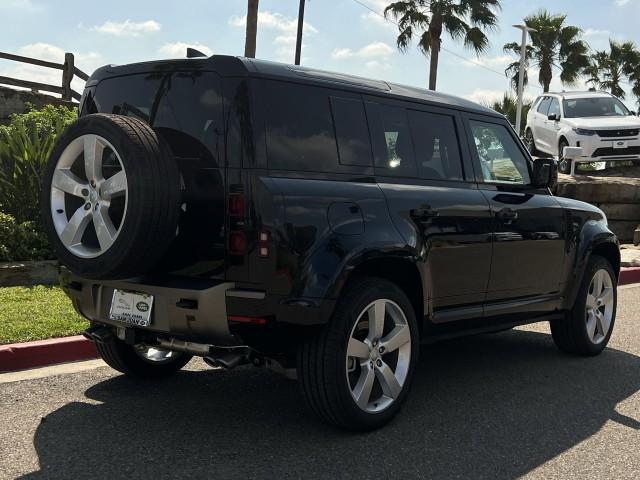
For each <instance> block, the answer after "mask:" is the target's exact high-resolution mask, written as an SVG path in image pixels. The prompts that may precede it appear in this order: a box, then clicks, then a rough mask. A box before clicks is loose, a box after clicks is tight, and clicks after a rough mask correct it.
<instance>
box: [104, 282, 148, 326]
mask: <svg viewBox="0 0 640 480" xmlns="http://www.w3.org/2000/svg"><path fill="white" fill-rule="evenodd" d="M152 306H153V295H148V294H146V293H136V292H128V291H125V290H117V289H116V290H114V291H113V298H112V299H111V309H110V310H109V318H110V319H111V320H117V321H119V322H125V323H128V324H130V325H135V326H137V327H147V326H149V325H150V324H151V307H152Z"/></svg>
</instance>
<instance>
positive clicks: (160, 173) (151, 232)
mask: <svg viewBox="0 0 640 480" xmlns="http://www.w3.org/2000/svg"><path fill="white" fill-rule="evenodd" d="M88 134H93V135H98V136H100V137H102V138H104V139H106V140H107V141H108V142H109V143H110V144H111V145H113V147H114V149H115V150H116V151H117V153H118V155H119V156H120V158H121V163H122V168H123V170H124V171H125V173H126V178H127V187H126V190H127V193H126V204H125V205H126V214H125V215H124V218H123V219H122V220H121V224H120V226H119V232H118V233H117V237H116V238H115V241H114V242H113V244H112V245H111V246H110V247H109V248H108V249H106V250H105V251H104V252H102V253H100V254H99V255H98V256H95V257H89V258H82V257H80V256H77V255H76V254H74V253H73V252H72V251H71V250H70V249H68V248H67V247H65V245H64V244H63V243H62V241H61V240H60V237H59V236H58V234H57V233H56V228H55V225H54V220H53V215H54V213H52V209H51V190H52V187H51V185H52V180H53V175H54V173H55V170H56V165H57V163H58V160H59V159H60V157H61V155H62V154H63V152H64V151H65V148H66V147H67V146H68V145H69V144H70V143H71V142H73V141H74V140H76V139H77V138H79V137H80V136H82V135H88ZM81 155H82V154H81ZM78 159H79V160H77V161H79V162H81V161H82V160H81V157H78ZM74 165H75V164H74ZM83 172H84V170H83ZM86 175H87V174H86V172H85V177H86ZM82 180H83V181H84V178H83V179H82ZM84 191H86V190H84ZM180 198H181V190H180V172H179V170H178V167H177V165H176V162H175V160H174V157H173V155H172V153H171V151H170V149H169V147H168V145H166V144H165V143H164V142H163V140H162V139H161V138H160V137H158V135H157V134H156V133H155V132H154V131H153V129H151V127H149V126H148V125H147V124H145V123H144V122H142V121H140V120H138V119H135V118H131V117H125V116H120V115H105V114H94V115H87V116H84V117H81V118H79V119H78V120H77V121H76V122H74V123H73V124H72V125H71V126H69V127H68V128H67V129H66V130H65V131H64V133H63V134H62V135H61V136H60V138H59V139H58V141H57V142H56V145H55V147H54V149H53V152H52V154H51V157H50V158H49V161H48V164H47V167H46V169H45V172H44V176H43V186H42V201H41V205H42V212H41V213H42V221H43V224H44V229H45V231H46V233H47V234H48V237H49V240H50V241H51V244H52V245H53V247H54V249H55V252H56V255H57V257H58V259H59V260H60V262H61V263H62V264H63V265H65V266H66V267H68V268H69V269H70V270H71V271H72V272H74V273H76V274H78V275H80V276H83V277H86V278H94V279H118V278H128V277H132V276H137V275H141V274H144V273H146V272H148V271H150V270H151V269H152V268H153V267H154V266H155V265H156V264H157V263H158V262H159V261H160V260H161V259H162V257H163V256H164V254H165V253H166V251H167V249H168V248H169V246H170V244H171V242H172V241H173V239H174V238H175V236H176V229H177V226H178V220H179V216H180ZM79 200H80V203H81V204H82V202H83V200H82V199H81V198H80V199H79ZM67 201H68V200H65V202H67ZM72 208H76V207H68V208H65V209H64V210H69V211H73V210H72ZM96 209H97V204H96ZM56 213H57V214H63V215H66V216H67V219H68V218H69V217H70V215H71V214H69V213H67V212H66V211H63V209H59V210H57V212H56ZM87 228H88V227H87ZM83 239H84V237H83ZM83 241H84V240H83Z"/></svg>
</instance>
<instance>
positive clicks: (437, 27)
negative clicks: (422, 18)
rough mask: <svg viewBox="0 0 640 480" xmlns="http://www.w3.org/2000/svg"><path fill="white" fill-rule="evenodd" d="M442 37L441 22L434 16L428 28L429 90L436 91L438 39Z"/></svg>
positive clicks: (439, 41) (438, 55)
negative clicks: (429, 52) (429, 47)
mask: <svg viewBox="0 0 640 480" xmlns="http://www.w3.org/2000/svg"><path fill="white" fill-rule="evenodd" d="M441 36H442V21H441V20H440V19H439V18H437V17H436V16H434V17H433V18H432V19H431V26H430V27H429V37H430V38H431V57H430V61H429V90H435V89H436V81H437V79H438V58H439V57H440V43H441V40H440V37H441Z"/></svg>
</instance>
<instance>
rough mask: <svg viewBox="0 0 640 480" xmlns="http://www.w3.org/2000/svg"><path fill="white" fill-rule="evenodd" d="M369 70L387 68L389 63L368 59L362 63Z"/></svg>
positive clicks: (389, 66)
mask: <svg viewBox="0 0 640 480" xmlns="http://www.w3.org/2000/svg"><path fill="white" fill-rule="evenodd" d="M364 66H365V67H367V68H368V69H369V70H389V69H390V68H391V65H389V64H388V63H384V62H380V61H378V60H369V61H368V62H366V63H365V64H364Z"/></svg>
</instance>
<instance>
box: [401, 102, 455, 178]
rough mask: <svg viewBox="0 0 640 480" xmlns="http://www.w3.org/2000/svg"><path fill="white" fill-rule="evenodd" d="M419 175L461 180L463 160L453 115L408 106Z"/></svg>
mask: <svg viewBox="0 0 640 480" xmlns="http://www.w3.org/2000/svg"><path fill="white" fill-rule="evenodd" d="M409 124H410V125H411V134H412V136H413V142H414V145H415V151H416V163H417V164H418V175H420V177H422V178H427V179H430V180H462V164H461V159H460V150H459V148H458V137H457V134H456V126H455V121H454V119H453V117H451V116H449V115H440V114H437V113H427V112H419V111H416V110H409Z"/></svg>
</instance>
